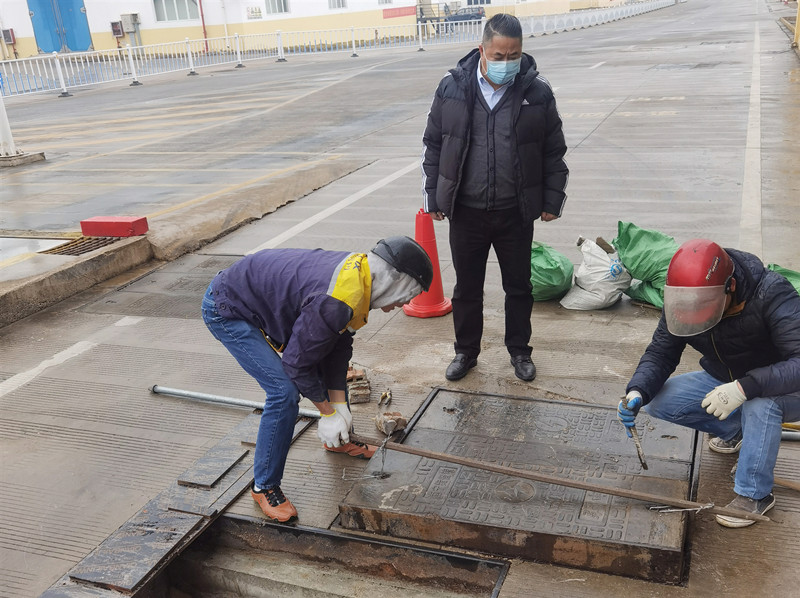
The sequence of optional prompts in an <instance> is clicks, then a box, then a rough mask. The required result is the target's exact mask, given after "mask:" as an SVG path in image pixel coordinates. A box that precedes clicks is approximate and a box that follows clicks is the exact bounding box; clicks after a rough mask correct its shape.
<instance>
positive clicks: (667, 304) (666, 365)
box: [618, 239, 800, 527]
mask: <svg viewBox="0 0 800 598" xmlns="http://www.w3.org/2000/svg"><path fill="white" fill-rule="evenodd" d="M686 345H689V346H690V347H693V348H694V349H696V350H697V351H698V352H700V353H701V354H702V358H701V359H700V366H701V368H702V370H701V371H698V372H691V373H688V374H682V375H679V376H674V377H672V378H670V375H671V374H672V373H673V372H674V371H675V368H676V367H677V366H678V363H679V362H680V360H681V354H682V353H683V350H684V349H685V348H686ZM626 392H627V396H626V399H627V408H626V407H625V403H624V402H623V401H620V404H619V407H618V417H619V419H620V421H621V422H622V423H623V425H625V426H626V431H627V432H628V436H630V435H631V432H630V428H631V427H633V426H634V425H635V422H634V418H635V417H636V414H637V412H638V411H639V408H641V407H643V408H644V410H645V411H646V412H647V413H648V414H649V415H651V416H653V417H657V418H659V419H663V420H667V421H671V422H675V423H677V424H681V425H683V426H687V427H689V428H693V429H695V430H699V431H701V432H707V433H709V434H712V435H713V436H715V438H713V439H712V440H711V441H710V443H709V448H710V449H711V450H713V451H716V452H720V453H736V452H739V463H738V466H737V468H736V475H735V483H734V487H733V490H734V492H735V493H736V497H735V498H734V499H733V501H732V502H731V503H730V504H728V507H730V508H732V509H739V510H742V511H748V512H750V513H754V514H755V513H758V514H764V513H766V512H767V511H769V510H770V509H771V508H772V507H773V506H774V505H775V497H774V496H773V494H772V486H773V469H774V467H775V462H776V460H777V458H778V448H779V445H780V441H781V423H782V422H788V421H795V420H798V419H800V296H799V295H798V294H797V291H795V289H794V288H793V287H792V286H791V284H790V283H789V282H788V281H787V280H786V279H785V278H784V277H783V276H781V275H780V274H776V273H774V272H770V271H769V270H767V269H766V268H765V267H764V265H763V264H762V262H761V260H760V259H759V258H757V257H756V256H754V255H751V254H749V253H745V252H743V251H736V250H733V249H725V250H724V249H722V248H721V247H720V246H719V245H717V244H716V243H713V242H711V241H706V240H702V239H697V240H693V241H688V242H687V243H684V244H683V245H681V246H680V248H679V249H678V251H677V252H676V253H675V255H674V256H673V258H672V260H671V261H670V264H669V268H668V270H667V283H666V286H665V287H664V311H663V313H662V315H661V320H660V321H659V323H658V327H657V328H656V331H655V334H654V335H653V339H652V341H651V342H650V345H649V346H648V347H647V350H646V351H645V353H644V355H643V356H642V358H641V360H640V361H639V365H638V367H637V368H636V371H635V372H634V374H633V377H632V378H631V380H630V382H629V383H628V387H627V390H626ZM717 522H718V523H719V524H720V525H724V526H726V527H745V526H748V525H751V524H752V523H754V521H752V520H750V519H743V518H737V517H730V516H727V515H717Z"/></svg>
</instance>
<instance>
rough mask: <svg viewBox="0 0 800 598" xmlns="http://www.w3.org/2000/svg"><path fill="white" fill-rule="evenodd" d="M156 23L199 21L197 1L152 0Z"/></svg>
mask: <svg viewBox="0 0 800 598" xmlns="http://www.w3.org/2000/svg"><path fill="white" fill-rule="evenodd" d="M153 6H154V7H155V9H156V20H157V21H187V20H189V19H199V18H200V10H199V9H198V8H197V0H153Z"/></svg>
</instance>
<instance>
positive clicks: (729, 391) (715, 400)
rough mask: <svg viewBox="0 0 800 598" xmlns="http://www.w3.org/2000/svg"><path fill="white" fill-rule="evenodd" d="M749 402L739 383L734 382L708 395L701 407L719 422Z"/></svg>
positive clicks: (719, 387) (717, 388)
mask: <svg viewBox="0 0 800 598" xmlns="http://www.w3.org/2000/svg"><path fill="white" fill-rule="evenodd" d="M746 400H747V397H746V396H744V393H743V392H742V391H741V389H740V388H739V383H738V382H736V380H734V381H733V382H728V383H727V384H720V385H719V386H717V387H716V388H715V389H714V390H712V391H711V392H710V393H708V394H707V395H706V398H705V399H703V402H702V403H700V406H701V407H702V408H703V409H705V410H706V411H707V412H708V413H710V414H711V415H713V416H714V417H716V418H717V419H719V420H723V419H727V417H728V416H729V415H730V414H731V413H733V412H734V411H736V410H737V409H738V408H739V407H741V406H742V403H744V402H745V401H746Z"/></svg>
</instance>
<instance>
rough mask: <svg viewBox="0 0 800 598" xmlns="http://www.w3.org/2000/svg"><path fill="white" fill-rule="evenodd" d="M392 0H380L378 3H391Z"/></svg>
mask: <svg viewBox="0 0 800 598" xmlns="http://www.w3.org/2000/svg"><path fill="white" fill-rule="evenodd" d="M391 3H392V0H378V4H391Z"/></svg>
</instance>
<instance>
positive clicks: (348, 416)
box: [331, 402, 353, 431]
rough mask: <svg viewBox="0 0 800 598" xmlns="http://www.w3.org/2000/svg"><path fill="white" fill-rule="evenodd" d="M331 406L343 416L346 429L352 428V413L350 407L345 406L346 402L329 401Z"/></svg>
mask: <svg viewBox="0 0 800 598" xmlns="http://www.w3.org/2000/svg"><path fill="white" fill-rule="evenodd" d="M331 406H332V407H333V408H334V409H336V412H337V413H339V414H340V415H341V416H342V417H343V418H344V421H346V422H347V430H348V431H349V430H352V429H353V414H352V413H350V408H349V407H348V406H347V403H333V402H331Z"/></svg>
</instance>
